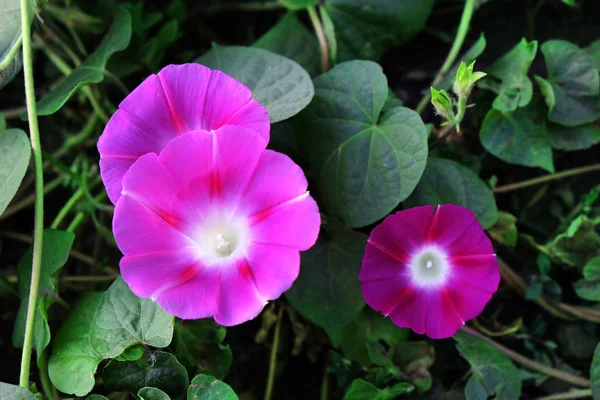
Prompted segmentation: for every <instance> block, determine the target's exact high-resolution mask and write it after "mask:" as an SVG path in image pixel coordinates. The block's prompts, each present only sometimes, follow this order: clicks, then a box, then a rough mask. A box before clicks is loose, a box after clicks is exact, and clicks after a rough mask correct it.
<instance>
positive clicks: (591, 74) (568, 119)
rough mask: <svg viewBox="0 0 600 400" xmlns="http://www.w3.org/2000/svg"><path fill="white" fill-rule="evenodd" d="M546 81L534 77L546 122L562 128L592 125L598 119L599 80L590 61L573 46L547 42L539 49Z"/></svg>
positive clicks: (564, 43)
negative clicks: (541, 98)
mask: <svg viewBox="0 0 600 400" xmlns="http://www.w3.org/2000/svg"><path fill="white" fill-rule="evenodd" d="M542 53H543V54H544V59H545V60H546V66H547V68H548V79H547V80H545V79H543V78H541V77H539V76H536V77H535V78H536V80H537V81H538V84H539V85H540V89H541V91H542V94H543V95H544V97H545V100H546V105H547V106H548V109H549V110H548V119H549V120H550V121H552V122H556V123H558V124H561V125H565V126H576V125H581V124H585V123H589V122H593V121H594V120H596V119H597V118H598V117H599V116H600V109H599V108H598V98H597V97H598V94H600V77H599V76H598V69H597V68H596V65H595V63H594V60H593V59H592V57H590V56H589V55H588V54H587V53H586V52H585V51H584V50H582V49H580V48H579V47H577V46H576V45H574V44H573V43H569V42H567V41H564V40H550V41H548V42H546V43H544V44H543V45H542Z"/></svg>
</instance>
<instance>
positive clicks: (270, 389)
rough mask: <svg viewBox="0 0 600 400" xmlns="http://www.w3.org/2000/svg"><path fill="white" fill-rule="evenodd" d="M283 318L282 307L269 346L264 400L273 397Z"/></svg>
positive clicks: (269, 399)
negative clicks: (271, 342) (267, 375)
mask: <svg viewBox="0 0 600 400" xmlns="http://www.w3.org/2000/svg"><path fill="white" fill-rule="evenodd" d="M282 316H283V307H281V308H280V309H279V312H278V313H277V324H275V332H274V333H273V344H272V346H271V359H270V361H269V377H268V378H267V388H266V389H265V400H271V397H272V396H273V386H274V384H275V370H276V369H277V349H278V348H279V331H280V330H281V319H282Z"/></svg>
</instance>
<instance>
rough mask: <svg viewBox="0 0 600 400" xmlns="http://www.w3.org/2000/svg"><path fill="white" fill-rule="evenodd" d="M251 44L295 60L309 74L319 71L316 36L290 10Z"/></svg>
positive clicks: (319, 61)
mask: <svg viewBox="0 0 600 400" xmlns="http://www.w3.org/2000/svg"><path fill="white" fill-rule="evenodd" d="M253 46H254V47H258V48H261V49H265V50H269V51H271V52H273V53H277V54H279V55H281V56H284V57H287V58H290V59H292V60H294V61H296V62H297V63H298V64H299V65H300V66H301V67H302V68H304V69H305V70H306V72H308V73H309V75H310V76H315V75H318V74H319V73H320V71H321V58H320V56H319V54H320V50H319V43H318V41H317V38H316V37H315V36H314V35H313V34H311V33H310V32H309V31H308V29H306V28H305V27H304V25H302V24H301V23H300V21H299V20H298V17H296V13H294V12H292V11H290V12H287V13H286V14H285V15H284V16H283V18H281V19H280V20H279V22H277V24H276V25H275V26H274V27H272V28H271V29H270V30H269V31H268V32H267V33H265V34H264V35H263V36H261V37H260V38H259V39H258V40H257V41H256V42H255V43H254V44H253Z"/></svg>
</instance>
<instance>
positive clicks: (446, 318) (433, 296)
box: [425, 290, 464, 339]
mask: <svg viewBox="0 0 600 400" xmlns="http://www.w3.org/2000/svg"><path fill="white" fill-rule="evenodd" d="M426 315H427V327H426V332H425V333H426V335H427V336H429V337H430V338H432V339H445V338H448V337H450V336H454V334H455V333H456V332H458V329H459V328H460V327H461V326H463V325H464V320H463V319H462V318H461V316H460V314H459V313H458V312H457V310H456V308H455V306H454V304H453V302H452V299H451V297H450V296H449V294H448V292H447V291H446V290H439V291H432V292H430V293H429V294H428V296H427V314H426Z"/></svg>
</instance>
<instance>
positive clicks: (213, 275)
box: [156, 266, 221, 319]
mask: <svg viewBox="0 0 600 400" xmlns="http://www.w3.org/2000/svg"><path fill="white" fill-rule="evenodd" d="M220 275H221V270H220V269H219V268H213V267H212V266H209V267H206V268H204V269H202V270H201V271H200V272H199V273H198V274H197V275H195V276H194V277H193V278H191V279H189V280H187V281H185V282H183V283H181V284H179V285H177V286H175V287H173V288H171V289H168V290H165V291H164V292H162V293H160V294H159V295H158V296H157V297H156V302H157V303H158V304H159V305H160V306H161V307H162V308H163V309H164V310H165V311H166V312H168V313H169V314H172V315H175V316H176V317H178V318H181V319H198V318H208V317H212V316H213V315H215V313H216V312H217V309H218V297H219V291H220V290H221V284H220Z"/></svg>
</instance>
